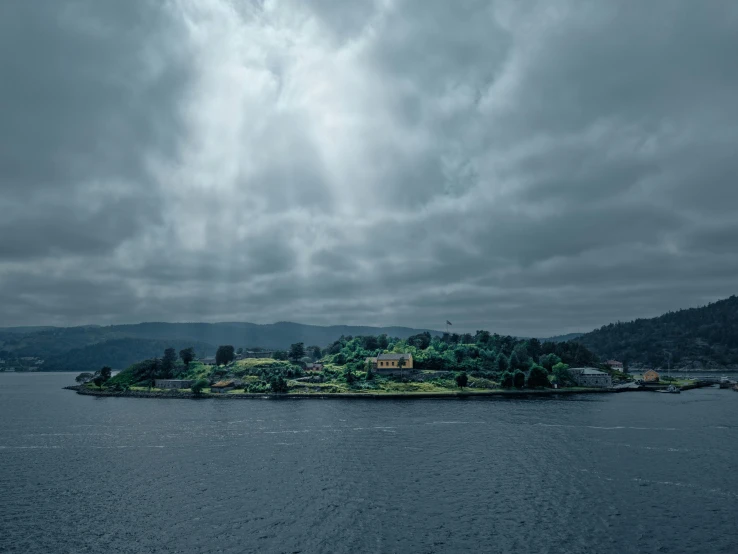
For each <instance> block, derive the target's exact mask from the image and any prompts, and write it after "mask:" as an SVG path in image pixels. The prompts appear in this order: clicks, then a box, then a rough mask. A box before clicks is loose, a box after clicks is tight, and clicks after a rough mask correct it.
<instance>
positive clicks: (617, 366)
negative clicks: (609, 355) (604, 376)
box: [605, 360, 623, 371]
mask: <svg viewBox="0 0 738 554" xmlns="http://www.w3.org/2000/svg"><path fill="white" fill-rule="evenodd" d="M605 365H609V366H610V369H614V370H615V371H623V362H619V361H617V360H607V361H606V362H605Z"/></svg>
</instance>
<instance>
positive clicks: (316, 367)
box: [305, 362, 323, 371]
mask: <svg viewBox="0 0 738 554" xmlns="http://www.w3.org/2000/svg"><path fill="white" fill-rule="evenodd" d="M305 370H306V371H323V364H321V363H320V362H315V363H313V362H309V363H306V364H305Z"/></svg>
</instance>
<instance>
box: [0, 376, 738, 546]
mask: <svg viewBox="0 0 738 554" xmlns="http://www.w3.org/2000/svg"><path fill="white" fill-rule="evenodd" d="M72 377H73V376H72V375H69V374H0V418H2V429H1V430H0V552H22V553H50V552H51V553H57V552H58V553H61V552H69V553H83V552H103V553H106V554H110V553H118V552H131V553H144V552H146V553H149V552H160V553H169V552H187V553H190V552H194V553H198V552H219V553H226V552H229V553H230V552H234V553H235V552H239V553H240V552H259V553H271V552H305V553H313V552H315V553H329V552H350V553H358V552H401V553H416V552H417V553H431V552H438V553H440V552H449V553H450V552H454V553H455V552H536V553H538V552H551V553H554V552H561V553H564V552H566V553H575V552H582V553H585V552H586V553H592V552H597V553H610V552H612V553H622V552H672V553H673V552H700V553H704V552H736V551H738V525H737V524H736V523H737V521H736V518H738V510H737V509H738V477H737V476H736V468H737V467H738V394H736V393H735V392H732V391H730V390H718V389H702V390H696V391H689V392H686V393H683V394H681V395H666V394H649V393H630V394H628V393H624V394H619V395H603V396H582V397H576V398H569V399H558V400H557V399H535V400H499V399H498V400H441V401H436V400H420V401H381V402H380V401H370V400H359V401H346V400H314V401H312V400H303V401H267V400H256V401H251V400H250V401H216V400H200V401H191V400H151V399H126V398H94V397H85V396H79V395H77V394H75V393H73V392H71V391H64V390H61V389H60V387H62V386H63V385H66V384H69V383H70V382H71V381H72Z"/></svg>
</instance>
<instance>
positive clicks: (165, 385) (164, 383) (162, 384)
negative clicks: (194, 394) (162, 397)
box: [154, 379, 195, 389]
mask: <svg viewBox="0 0 738 554" xmlns="http://www.w3.org/2000/svg"><path fill="white" fill-rule="evenodd" d="M194 382H195V381H194V379H154V387H155V388H157V389H189V388H190V387H191V386H192V385H193V383H194Z"/></svg>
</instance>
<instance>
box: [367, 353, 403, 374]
mask: <svg viewBox="0 0 738 554" xmlns="http://www.w3.org/2000/svg"><path fill="white" fill-rule="evenodd" d="M401 358H402V359H404V360H405V365H404V366H403V368H402V369H413V355H412V354H380V355H379V356H377V357H376V358H367V361H368V362H371V363H372V364H373V365H374V369H376V370H377V371H382V370H385V371H388V370H393V369H400V365H399V362H400V359H401Z"/></svg>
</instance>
